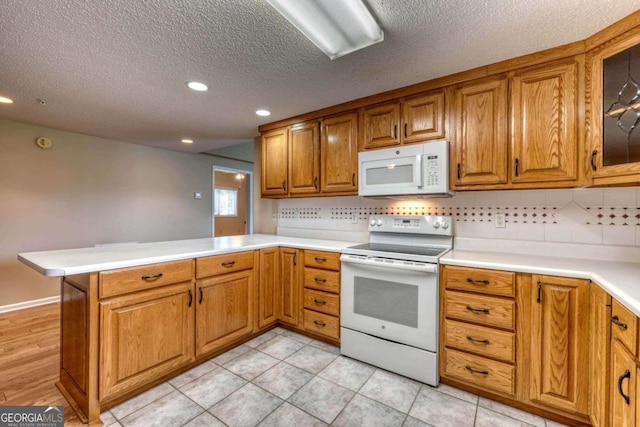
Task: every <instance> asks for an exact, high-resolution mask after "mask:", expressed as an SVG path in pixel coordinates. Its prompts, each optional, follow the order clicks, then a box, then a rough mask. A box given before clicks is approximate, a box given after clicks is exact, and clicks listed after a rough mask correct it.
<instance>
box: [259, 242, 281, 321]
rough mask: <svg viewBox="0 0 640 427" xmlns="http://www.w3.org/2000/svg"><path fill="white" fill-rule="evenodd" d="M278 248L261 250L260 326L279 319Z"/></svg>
mask: <svg viewBox="0 0 640 427" xmlns="http://www.w3.org/2000/svg"><path fill="white" fill-rule="evenodd" d="M278 254H279V249H278V248H269V249H261V250H260V280H259V284H258V327H260V328H263V327H265V326H268V325H271V324H272V323H274V322H276V321H277V320H278V288H279V284H280V263H279V261H280V259H279V257H278Z"/></svg>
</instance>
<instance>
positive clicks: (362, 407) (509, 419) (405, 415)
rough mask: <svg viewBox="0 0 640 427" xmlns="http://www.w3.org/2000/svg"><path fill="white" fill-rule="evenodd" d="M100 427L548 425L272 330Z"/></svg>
mask: <svg viewBox="0 0 640 427" xmlns="http://www.w3.org/2000/svg"><path fill="white" fill-rule="evenodd" d="M100 418H101V419H102V422H103V423H104V425H105V426H107V427H108V426H113V427H120V426H123V427H129V426H132V427H133V426H140V427H149V426H162V427H170V426H177V427H179V426H189V427H201V426H225V425H228V426H256V425H259V426H273V427H287V426H292V427H306V426H326V425H332V426H385V427H386V426H389V427H392V426H398V427H399V426H416V427H419V426H434V427H439V426H443V427H448V426H455V427H464V426H470V427H473V426H477V427H511V426H514V427H515V426H524V427H529V426H537V427H558V426H560V424H557V423H554V422H551V421H548V420H545V419H543V418H540V417H538V416H536V415H533V414H529V413H527V412H523V411H519V410H517V409H514V408H511V407H509V406H505V405H502V404H500V403H497V402H493V401H491V400H488V399H484V398H478V396H476V395H473V394H471V393H467V392H464V391H462V390H458V389H455V388H452V387H449V386H446V385H442V384H441V385H440V386H439V387H437V388H434V387H430V386H428V385H425V384H422V383H419V382H416V381H413V380H410V379H408V378H405V377H402V376H399V375H395V374H393V373H390V372H387V371H385V370H382V369H378V368H375V367H373V366H370V365H367V364H364V363H361V362H358V361H355V360H353V359H349V358H347V357H343V356H340V351H339V349H338V348H336V347H333V346H330V345H327V344H324V343H322V342H319V341H315V340H312V339H310V338H308V337H304V336H302V335H299V334H296V333H293V332H291V331H286V330H284V329H281V328H276V329H274V330H273V331H270V332H267V333H265V334H263V335H261V336H259V337H257V338H255V339H253V340H252V341H249V342H248V343H246V344H244V345H241V346H239V347H236V348H234V349H233V350H230V351H228V352H227V353H224V354H222V355H220V356H217V357H215V358H213V359H211V360H210V361H207V362H205V363H203V364H201V365H199V366H197V367H195V368H193V369H192V370H190V371H188V372H185V373H184V374H182V375H179V376H177V377H175V378H173V379H171V380H170V381H168V382H166V383H163V384H160V385H158V386H157V387H155V388H153V389H151V390H148V391H147V392H145V393H142V394H140V395H138V396H136V397H134V398H132V399H130V400H128V401H126V402H124V403H122V404H120V405H118V406H116V407H114V408H112V409H111V410H110V411H107V412H104V413H103V414H102V415H101V416H100Z"/></svg>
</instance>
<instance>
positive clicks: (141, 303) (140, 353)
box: [100, 282, 194, 400]
mask: <svg viewBox="0 0 640 427" xmlns="http://www.w3.org/2000/svg"><path fill="white" fill-rule="evenodd" d="M193 303H194V295H193V285H192V282H185V283H182V284H178V285H171V286H164V287H161V288H159V289H152V290H148V291H143V292H137V293H134V294H129V295H126V296H122V297H116V298H113V299H110V300H106V301H102V302H100V367H101V370H100V400H103V399H105V398H108V397H113V396H117V395H121V394H124V393H126V392H127V391H129V390H132V389H134V388H136V387H139V386H142V385H144V384H147V383H149V382H151V381H154V380H155V379H157V378H159V377H161V376H162V375H164V374H168V373H169V372H171V371H174V370H175V369H177V368H179V367H181V366H183V365H186V364H187V363H189V362H191V361H193V360H194V357H193V348H194V346H193V306H194V304H193Z"/></svg>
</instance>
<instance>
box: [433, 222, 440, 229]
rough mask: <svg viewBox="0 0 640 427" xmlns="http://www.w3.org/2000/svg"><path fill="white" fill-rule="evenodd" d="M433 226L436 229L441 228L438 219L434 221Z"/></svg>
mask: <svg viewBox="0 0 640 427" xmlns="http://www.w3.org/2000/svg"><path fill="white" fill-rule="evenodd" d="M433 228H435V229H436V230H437V229H438V228H440V223H439V222H437V221H436V222H434V223H433Z"/></svg>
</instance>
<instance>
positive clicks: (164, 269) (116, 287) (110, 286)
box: [99, 259, 193, 298]
mask: <svg viewBox="0 0 640 427" xmlns="http://www.w3.org/2000/svg"><path fill="white" fill-rule="evenodd" d="M99 278H100V298H106V297H112V296H115V295H121V294H126V293H129V292H135V291H140V290H144V289H149V288H155V287H157V286H162V285H169V284H171V283H180V282H186V281H187V280H191V279H192V278H193V260H192V259H185V260H182V261H171V262H163V263H161V264H150V265H144V266H141V267H131V268H121V269H118V270H111V271H103V272H101V273H100V275H99Z"/></svg>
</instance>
